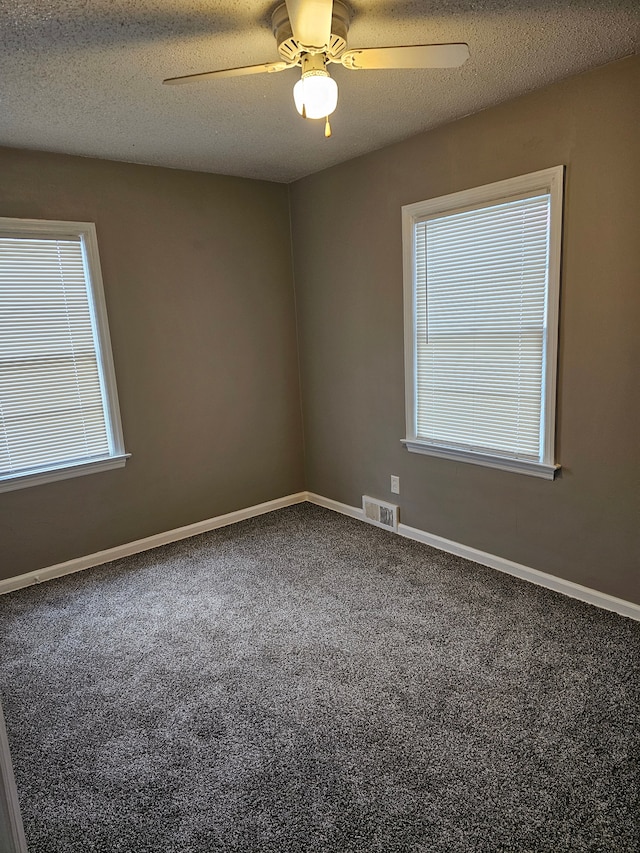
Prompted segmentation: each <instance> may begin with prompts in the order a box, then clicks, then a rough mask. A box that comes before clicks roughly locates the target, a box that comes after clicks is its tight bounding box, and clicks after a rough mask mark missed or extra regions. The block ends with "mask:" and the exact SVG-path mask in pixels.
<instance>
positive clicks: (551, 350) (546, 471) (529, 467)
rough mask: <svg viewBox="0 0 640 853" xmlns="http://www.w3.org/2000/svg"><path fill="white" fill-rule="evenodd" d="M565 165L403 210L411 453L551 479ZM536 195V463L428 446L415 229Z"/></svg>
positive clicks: (408, 440)
mask: <svg viewBox="0 0 640 853" xmlns="http://www.w3.org/2000/svg"><path fill="white" fill-rule="evenodd" d="M563 185H564V166H553V167H551V168H549V169H542V170H540V171H538V172H531V173H529V174H527V175H521V176H518V177H515V178H508V179H506V180H504V181H496V182H495V183H492V184H486V185H485V186H482V187H474V188H473V189H468V190H462V191H461V192H456V193H450V194H449V195H445V196H439V197H437V198H432V199H427V200H425V201H419V202H415V203H413V204H407V205H404V206H403V207H402V251H403V288H404V359H405V416H406V438H404V439H401V442H402V444H404V446H405V447H406V448H407V450H409V451H410V452H412V453H422V454H426V455H429V456H437V457H440V458H443V459H450V460H455V461H459V462H470V463H472V464H476V465H484V466H487V467H490V468H500V469H502V470H505V471H512V472H517V473H521V474H529V475H531V476H535V477H542V478H544V479H549V480H553V479H554V477H555V475H556V472H557V471H559V470H560V467H561V466H560V465H559V464H557V463H556V462H555V427H556V387H557V365H558V328H559V327H558V319H559V303H560V265H561V245H562V212H563V211H562V199H563ZM537 192H544V193H549V196H550V211H551V213H550V228H549V278H548V296H547V306H546V311H547V330H546V347H545V364H544V399H543V401H542V405H543V412H544V413H543V423H544V430H543V441H542V458H541V459H540V461H530V460H522V459H514V458H512V457H509V456H501V455H498V454H496V455H493V454H486V453H481V452H479V451H473V450H468V449H461V448H457V447H448V446H447V445H445V444H443V443H440V442H438V443H436V442H428V441H425V440H424V439H420V438H418V437H417V435H416V355H417V354H416V304H415V303H416V271H415V268H416V265H415V262H414V261H415V249H416V247H415V225H416V224H417V223H418V222H420V221H424V220H425V219H429V218H433V217H434V216H436V215H438V214H448V213H454V212H459V211H461V210H464V209H465V208H466V209H473V208H476V207H481V206H483V205H490V204H494V203H497V202H500V201H507V200H511V199H514V200H515V199H516V198H518V197H522V196H528V195H532V194H534V193H537Z"/></svg>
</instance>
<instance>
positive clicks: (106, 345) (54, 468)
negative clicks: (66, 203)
mask: <svg viewBox="0 0 640 853" xmlns="http://www.w3.org/2000/svg"><path fill="white" fill-rule="evenodd" d="M0 237H25V238H28V237H36V238H46V237H51V238H52V239H64V238H65V237H67V238H72V239H76V240H77V239H78V238H80V242H81V244H82V246H83V249H84V252H83V255H84V266H85V276H86V278H87V280H88V282H89V287H88V288H87V291H88V297H89V304H90V309H91V322H92V326H93V328H94V333H95V341H96V360H97V363H98V374H99V376H100V383H101V385H102V388H103V394H104V401H105V408H106V428H107V433H108V439H109V448H110V452H109V454H108V455H104V456H99V457H94V458H91V459H86V458H85V459H77V460H74V461H73V462H63V463H56V464H53V465H39V466H37V467H34V468H33V469H31V470H28V471H25V470H23V471H20V472H16V473H13V474H3V475H0V493H2V492H9V491H14V490H15V489H22V488H25V487H27V486H38V485H41V484H43V483H51V482H54V481H56V480H66V479H68V478H70V477H79V476H81V475H84V474H93V473H97V472H98V471H107V470H109V469H112V468H121V467H123V466H124V465H125V463H126V461H127V459H128V458H129V457H130V456H131V454H130V453H126V452H125V449H124V438H123V434H122V419H121V417H120V405H119V400H118V390H117V387H116V374H115V368H114V364H113V352H112V349H111V337H110V334H109V323H108V319H107V306H106V301H105V297H104V284H103V281H102V271H101V268H100V255H99V252H98V238H97V232H96V226H95V224H94V223H93V222H70V221H59V220H45V219H17V218H13V217H0Z"/></svg>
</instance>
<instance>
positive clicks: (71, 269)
mask: <svg viewBox="0 0 640 853" xmlns="http://www.w3.org/2000/svg"><path fill="white" fill-rule="evenodd" d="M126 458H127V455H126V454H125V452H124V446H123V440H122V428H121V425H120V414H119V411H118V397H117V392H116V384H115V374H114V370H113V361H112V357H111V348H110V343H109V330H108V326H107V314H106V309H105V304H104V295H103V292H102V279H101V275H100V262H99V258H98V244H97V241H96V232H95V227H94V225H93V224H92V223H86V222H42V221H39V220H22V219H2V218H0V491H9V490H11V489H17V488H22V487H23V486H30V485H36V484H38V483H45V482H49V481H52V480H58V479H64V478H66V477H73V476H77V475H80V474H89V473H93V472H94V471H101V470H105V469H107V468H114V467H119V466H122V465H124V464H125V461H126Z"/></svg>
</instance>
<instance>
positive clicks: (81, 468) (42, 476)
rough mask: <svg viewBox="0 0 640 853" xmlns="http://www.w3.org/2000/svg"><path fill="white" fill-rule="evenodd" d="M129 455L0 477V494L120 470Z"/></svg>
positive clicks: (122, 454) (123, 454)
mask: <svg viewBox="0 0 640 853" xmlns="http://www.w3.org/2000/svg"><path fill="white" fill-rule="evenodd" d="M130 456H131V454H130V453H121V454H119V455H118V456H108V457H102V458H100V459H92V460H91V461H90V462H87V461H84V462H73V463H70V464H65V465H61V466H56V467H54V466H49V467H42V468H38V469H36V470H33V471H29V473H28V474H27V473H24V472H23V473H21V474H7V475H5V476H3V477H0V492H12V491H14V490H15V489H26V488H27V486H40V485H42V484H43V483H53V482H54V481H55V480H68V479H69V478H70V477H82V476H83V475H84V474H97V473H98V471H109V470H110V469H111V468H122V467H123V466H124V465H125V463H126V461H127V459H128V458H129V457H130Z"/></svg>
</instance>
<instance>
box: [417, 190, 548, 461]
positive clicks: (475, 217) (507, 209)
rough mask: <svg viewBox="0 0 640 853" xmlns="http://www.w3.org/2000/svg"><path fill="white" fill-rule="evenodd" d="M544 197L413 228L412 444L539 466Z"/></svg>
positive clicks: (544, 280) (545, 253)
mask: <svg viewBox="0 0 640 853" xmlns="http://www.w3.org/2000/svg"><path fill="white" fill-rule="evenodd" d="M549 209H550V198H549V195H548V194H544V195H536V196H534V197H529V198H522V199H518V200H515V201H508V202H504V203H502V204H496V205H491V206H485V207H481V208H477V209H473V210H467V211H464V212H461V213H454V214H452V215H448V216H439V217H435V218H430V219H427V220H426V221H423V222H418V223H417V224H416V226H415V228H416V234H415V247H416V249H415V251H416V257H415V269H416V302H415V311H416V319H415V331H416V342H415V347H416V361H417V364H416V436H417V437H418V438H421V439H424V440H427V441H430V442H436V443H439V444H446V445H448V446H452V447H461V448H465V449H468V450H475V451H479V452H484V453H499V454H501V455H503V456H509V457H513V458H521V459H531V460H539V459H540V458H541V452H542V450H541V444H542V441H541V440H542V432H543V398H544V395H543V384H544V359H545V339H546V336H545V320H546V316H545V313H546V312H545V305H546V294H547V278H548V276H547V270H548V256H549Z"/></svg>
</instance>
